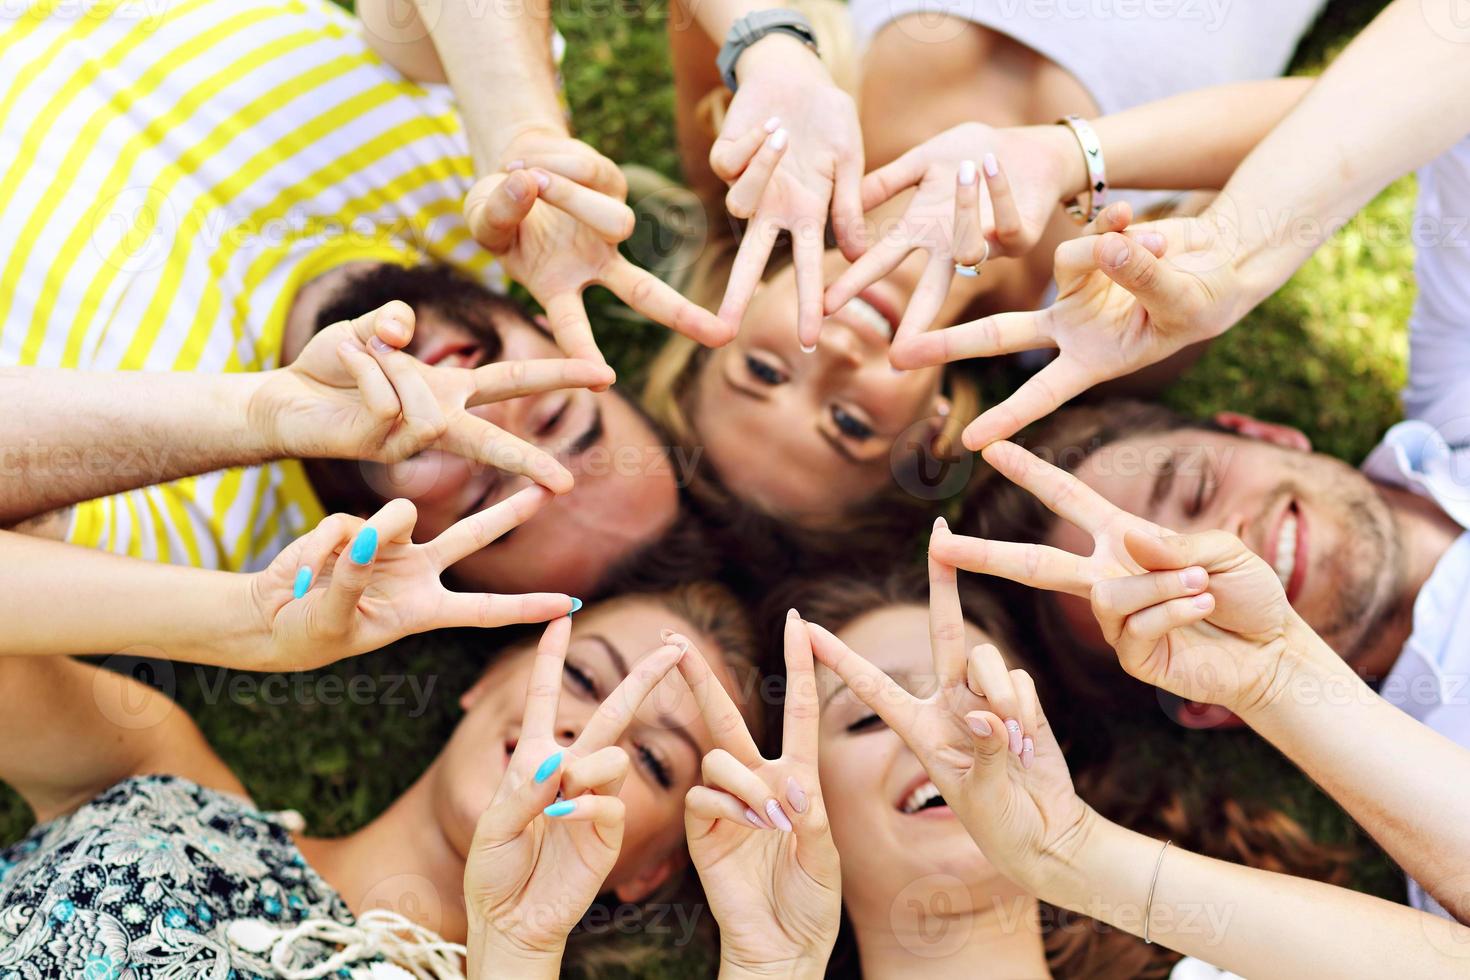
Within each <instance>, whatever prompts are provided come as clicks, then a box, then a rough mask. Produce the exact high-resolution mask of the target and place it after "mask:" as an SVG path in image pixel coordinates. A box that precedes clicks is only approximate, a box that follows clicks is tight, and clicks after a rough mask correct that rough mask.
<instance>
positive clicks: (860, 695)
mask: <svg viewBox="0 0 1470 980" xmlns="http://www.w3.org/2000/svg"><path fill="white" fill-rule="evenodd" d="M806 628H807V632H808V634H809V635H810V636H811V641H812V653H813V654H814V655H815V656H816V658H817V659H818V660H820V661H821V662H822V663H823V665H825V666H826V667H828V668H830V669H831V670H832V672H833V673H834V674H836V675H837V676H838V677H840V678H842V683H844V684H846V685H847V687H848V689H849V690H850V691H852V693H853V694H854V695H855V696H856V697H857V699H858V700H859V701H861V702H862V703H863V704H866V705H867V706H868V707H870V708H872V709H873V710H874V711H875V712H877V714H878V717H879V718H882V719H883V720H884V721H885V722H887V724H888V727H889V728H892V729H893V730H894V731H895V732H898V734H899V735H900V736H902V737H904V738H905V739H907V737H908V735H909V734H910V733H911V732H912V731H913V728H914V726H915V725H916V724H917V723H918V720H919V711H920V708H921V703H920V701H919V700H918V698H915V697H914V696H913V695H912V694H910V693H909V692H908V691H905V690H904V689H903V688H902V687H900V686H899V685H898V684H897V683H896V682H895V681H894V680H893V678H891V677H889V676H888V675H887V674H885V673H883V671H881V670H879V669H878V668H877V667H874V666H873V665H872V664H870V663H868V662H867V661H866V660H864V659H863V658H862V657H860V656H858V655H857V654H856V653H855V652H853V650H852V648H851V647H849V646H848V645H847V644H846V643H843V642H842V641H841V640H839V639H838V638H837V637H836V636H834V635H833V634H832V633H831V632H830V631H829V630H828V629H827V628H826V627H824V626H819V625H817V624H816V623H813V622H807V624H806Z"/></svg>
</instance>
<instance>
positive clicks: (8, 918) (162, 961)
mask: <svg viewBox="0 0 1470 980" xmlns="http://www.w3.org/2000/svg"><path fill="white" fill-rule="evenodd" d="M244 919H251V920H259V921H261V922H265V923H269V924H271V925H272V926H274V927H276V928H289V927H290V926H292V925H295V924H297V923H299V922H302V921H304V920H307V919H332V920H335V921H337V922H341V923H344V924H349V925H350V924H352V922H353V916H352V913H351V912H350V911H349V910H348V908H347V906H346V904H345V903H344V902H343V901H342V899H341V897H340V896H338V894H337V893H336V892H335V891H333V890H332V888H331V886H330V885H328V884H327V883H326V882H325V881H323V880H322V879H321V877H320V876H319V875H318V874H317V873H316V872H315V871H313V870H312V869H311V868H310V867H309V866H308V865H307V863H306V861H305V859H304V858H303V857H302V856H301V852H300V851H299V850H297V848H296V845H295V844H294V843H293V842H292V840H291V835H290V833H289V832H288V831H287V829H286V827H285V826H284V825H283V824H282V823H281V821H280V820H279V819H278V818H276V817H273V816H271V815H270V814H266V813H262V812H260V811H259V810H256V809H255V808H254V807H253V806H251V805H250V804H249V803H248V802H246V801H245V800H243V799H241V798H240V797H237V796H234V795H232V794H229V793H221V792H217V791H215V790H210V789H205V788H203V787H201V786H198V785H196V784H195V783H192V782H189V781H188V780H186V779H179V778H176V777H173V776H143V777H137V778H133V779H127V780H124V781H122V782H120V783H118V784H117V785H116V786H114V787H112V788H111V789H109V790H107V791H106V792H104V793H103V794H102V795H100V796H98V797H97V798H96V799H94V800H92V802H90V803H88V804H86V805H85V806H83V807H82V808H81V809H79V810H77V811H76V812H75V813H72V814H70V815H69V816H65V817H61V818H59V819H57V820H53V821H51V822H50V823H47V824H43V825H41V826H38V827H36V828H35V829H34V830H32V831H31V833H30V834H29V835H28V836H27V837H26V838H25V839H24V840H22V841H21V842H20V843H18V844H16V845H14V846H13V847H9V848H6V849H4V850H0V980H56V978H66V980H72V978H81V980H163V978H167V980H249V978H255V977H274V976H276V975H277V974H276V972H275V971H274V970H273V969H272V968H271V966H270V963H269V961H268V959H266V958H263V957H262V956H259V955H256V954H253V953H251V952H249V951H246V950H243V949H241V948H239V947H238V946H237V945H235V944H232V943H231V942H230V940H229V938H228V936H227V930H228V929H229V926H230V924H231V923H232V922H236V921H238V920H244ZM333 951H334V950H332V949H329V948H327V947H325V946H323V945H321V944H319V943H315V942H304V943H301V944H298V945H297V946H295V947H293V954H292V955H293V959H292V962H291V967H292V968H293V969H299V968H301V967H304V966H308V965H310V964H311V963H312V962H320V961H321V960H323V959H325V958H326V957H327V956H329V955H330V954H331V953H332V952H333ZM341 975H342V976H348V975H349V974H348V973H347V972H346V971H342V973H341Z"/></svg>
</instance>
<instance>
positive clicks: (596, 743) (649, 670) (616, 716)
mask: <svg viewBox="0 0 1470 980" xmlns="http://www.w3.org/2000/svg"><path fill="white" fill-rule="evenodd" d="M683 656H684V651H682V650H680V649H679V648H678V647H676V646H673V645H668V646H662V647H659V648H658V649H657V650H655V651H654V652H653V653H650V654H649V655H648V656H646V657H644V658H643V660H642V661H641V662H639V663H638V664H637V665H636V666H635V667H634V668H633V669H632V670H631V671H630V672H629V673H628V676H627V677H624V678H623V680H622V683H620V684H619V685H618V686H617V687H615V688H613V692H612V693H611V694H609V695H608V696H607V699H606V700H605V701H603V702H602V703H601V704H599V705H598V706H597V710H596V711H595V712H593V714H592V717H591V718H589V719H588V721H587V725H586V727H585V728H583V729H582V734H581V735H579V736H577V740H576V741H575V742H573V743H572V748H573V749H576V750H577V751H578V752H582V753H592V752H596V751H597V750H598V749H604V748H607V747H608V746H609V745H614V744H616V743H617V741H618V739H620V738H622V737H623V732H625V731H627V730H628V725H629V724H631V723H632V721H633V718H634V717H635V716H636V715H637V714H638V709H639V708H641V707H643V702H644V700H645V699H646V698H647V697H648V695H649V694H651V693H653V689H654V688H655V687H658V685H659V683H660V682H661V681H662V680H663V679H664V678H665V677H666V676H668V673H669V671H671V670H673V669H674V664H676V663H678V662H679V660H680V659H681V658H682V657H683Z"/></svg>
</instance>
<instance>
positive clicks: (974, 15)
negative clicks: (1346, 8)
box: [848, 0, 1326, 114]
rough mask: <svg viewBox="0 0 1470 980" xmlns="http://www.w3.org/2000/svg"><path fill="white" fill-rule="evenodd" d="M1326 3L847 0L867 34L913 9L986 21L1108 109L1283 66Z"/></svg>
mask: <svg viewBox="0 0 1470 980" xmlns="http://www.w3.org/2000/svg"><path fill="white" fill-rule="evenodd" d="M1324 6H1326V0H1233V2H1232V0H850V2H849V4H848V9H849V11H850V13H851V16H852V19H853V23H854V25H855V27H856V28H857V32H858V35H859V37H860V38H861V39H862V41H863V43H866V42H867V41H868V40H870V39H871V38H872V37H873V35H874V34H876V33H878V31H879V30H880V29H881V28H883V27H885V26H887V25H888V24H889V23H891V22H893V21H896V20H898V19H899V18H901V17H907V16H910V15H918V16H920V17H924V18H927V19H928V20H929V23H930V24H932V23H934V22H935V21H936V20H937V18H939V17H941V16H944V17H952V18H957V19H959V20H966V21H969V22H971V23H973V24H979V25H980V26H982V27H987V28H989V29H991V30H993V31H995V32H996V33H999V34H1004V35H1006V36H1007V37H1011V38H1014V39H1015V40H1016V41H1019V42H1020V43H1022V44H1024V45H1026V46H1027V47H1029V48H1031V49H1033V50H1035V51H1038V52H1040V53H1041V54H1043V55H1045V56H1046V57H1048V58H1050V59H1051V60H1052V61H1054V62H1056V63H1057V64H1058V65H1060V66H1061V67H1062V68H1064V69H1065V70H1066V71H1068V72H1069V73H1071V75H1072V76H1073V77H1074V78H1076V79H1077V81H1079V82H1081V83H1082V86H1083V87H1084V88H1086V89H1087V91H1088V92H1089V93H1090V94H1091V95H1092V97H1093V99H1095V100H1096V101H1097V104H1098V105H1099V106H1100V107H1101V109H1102V111H1103V113H1104V114H1107V113H1111V112H1118V111H1120V110H1123V109H1129V108H1132V107H1133V106H1136V105H1142V104H1144V103H1145V102H1153V101H1155V100H1157V99H1163V98H1168V97H1169V96H1171V95H1178V94H1179V93H1181V92H1189V91H1193V90H1194V89H1198V88H1204V87H1206V86H1209V85H1223V84H1225V83H1227V82H1239V81H1246V80H1249V79H1255V78H1271V77H1273V76H1275V75H1280V74H1281V73H1282V72H1283V71H1284V70H1285V69H1286V65H1287V63H1288V62H1289V61H1290V60H1291V56H1292V53H1293V52H1295V51H1296V46H1297V43H1298V42H1299V41H1300V40H1301V38H1302V35H1303V34H1305V33H1306V31H1307V28H1308V27H1310V26H1311V25H1312V22H1313V21H1315V20H1316V19H1317V15H1318V13H1320V12H1321V10H1322V8H1323V7H1324ZM921 23H922V22H921ZM895 29H897V30H903V29H905V28H904V25H902V24H900V25H898V27H897V28H895ZM924 36H931V34H930V33H929V32H926V34H925V35H924Z"/></svg>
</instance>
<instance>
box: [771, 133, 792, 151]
mask: <svg viewBox="0 0 1470 980" xmlns="http://www.w3.org/2000/svg"><path fill="white" fill-rule="evenodd" d="M790 138H791V134H790V133H788V132H786V130H784V129H778V130H776V131H775V132H774V133H772V134H771V149H773V150H784V149H786V141H787V140H788V139H790Z"/></svg>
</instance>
